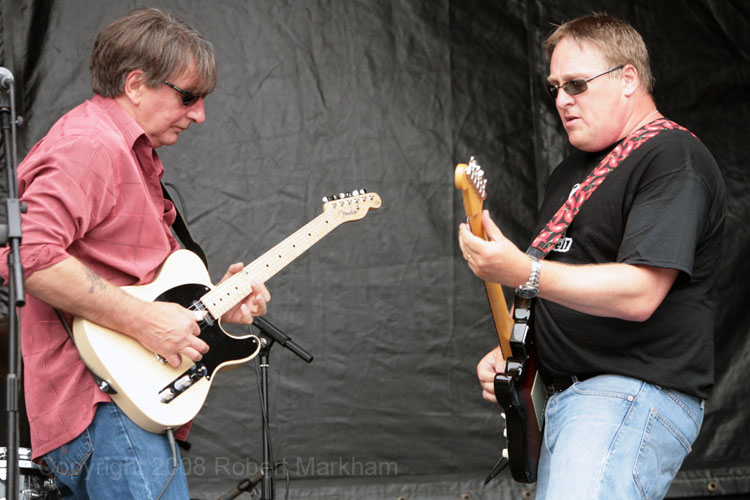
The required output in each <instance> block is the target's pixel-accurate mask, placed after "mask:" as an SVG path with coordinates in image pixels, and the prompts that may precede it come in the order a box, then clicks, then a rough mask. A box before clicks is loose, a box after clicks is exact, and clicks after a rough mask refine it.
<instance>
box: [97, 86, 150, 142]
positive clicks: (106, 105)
mask: <svg viewBox="0 0 750 500" xmlns="http://www.w3.org/2000/svg"><path fill="white" fill-rule="evenodd" d="M91 101H92V102H93V103H94V104H96V105H97V106H101V107H102V109H103V110H105V111H106V112H107V114H108V115H109V116H110V117H111V118H112V121H113V122H114V124H115V125H116V126H117V128H118V129H119V130H120V132H121V133H122V136H123V137H124V138H125V140H126V141H127V143H128V144H129V145H130V147H131V148H132V147H135V144H136V142H140V143H142V144H147V145H149V146H151V147H153V146H152V144H151V139H150V138H149V137H148V135H146V132H144V130H143V129H142V128H141V126H140V125H138V123H137V122H136V121H135V120H134V119H133V117H132V116H130V115H129V114H128V112H127V111H125V109H124V108H123V107H122V106H120V104H118V102H117V101H116V100H115V99H114V98H112V97H104V96H101V95H99V94H94V97H93V98H92V99H91ZM141 137H143V139H142V140H141V141H138V139H140V138H141Z"/></svg>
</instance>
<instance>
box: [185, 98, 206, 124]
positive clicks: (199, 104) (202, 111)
mask: <svg viewBox="0 0 750 500" xmlns="http://www.w3.org/2000/svg"><path fill="white" fill-rule="evenodd" d="M186 116H187V117H188V118H190V119H191V120H192V121H194V122H195V123H203V122H204V121H206V108H205V107H204V105H203V98H202V97H201V98H200V99H198V100H197V101H196V102H195V104H193V105H191V106H190V107H189V108H188V112H187V115H186Z"/></svg>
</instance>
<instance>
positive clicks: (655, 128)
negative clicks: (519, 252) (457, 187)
mask: <svg viewBox="0 0 750 500" xmlns="http://www.w3.org/2000/svg"><path fill="white" fill-rule="evenodd" d="M675 129H676V130H683V131H685V132H689V131H688V130H687V129H686V128H684V127H682V126H680V125H678V124H676V123H675V122H673V121H671V120H668V119H666V118H659V119H657V120H654V121H652V122H650V123H647V124H646V125H644V126H642V127H641V128H639V129H638V130H636V131H634V132H632V133H631V134H630V135H628V137H626V138H625V140H624V141H622V142H621V143H620V144H618V145H617V146H615V148H614V149H613V150H612V151H610V153H609V154H608V155H607V156H605V157H604V158H603V159H602V161H601V162H599V164H598V165H597V166H596V167H594V169H593V170H592V171H591V173H590V174H589V175H588V177H586V180H584V181H583V182H582V183H581V185H580V187H579V188H578V189H577V190H576V191H575V192H574V193H573V194H571V195H570V197H569V198H568V199H567V201H566V202H565V203H564V204H563V205H562V206H561V207H560V208H559V209H558V210H557V212H556V213H555V215H553V216H552V218H551V219H550V220H549V222H547V224H546V225H545V226H544V229H542V231H541V232H540V233H539V235H538V236H537V237H536V238H535V239H534V241H533V242H532V243H531V246H530V247H529V248H528V250H526V253H527V254H528V255H531V256H533V257H536V258H537V259H543V258H544V257H546V256H547V254H548V253H549V252H550V251H551V250H552V249H553V248H554V247H555V245H556V244H557V242H558V241H560V238H562V236H563V234H565V231H566V230H567V229H568V226H570V223H571V222H573V218H574V217H575V216H576V215H577V214H578V212H579V211H580V210H581V206H582V205H583V203H584V202H585V201H586V200H588V199H589V198H591V195H592V194H593V193H594V191H595V190H596V188H598V187H599V186H600V185H601V184H602V182H604V179H605V178H606V177H607V175H609V174H610V173H611V172H612V171H613V170H614V169H615V168H617V166H618V165H619V164H620V163H622V161H623V160H625V158H627V157H628V156H630V153H632V152H633V151H635V150H636V149H638V148H639V147H641V146H642V145H643V144H644V143H645V142H646V141H648V140H649V139H651V138H652V137H654V136H656V135H658V134H659V133H660V132H662V131H663V130H675Z"/></svg>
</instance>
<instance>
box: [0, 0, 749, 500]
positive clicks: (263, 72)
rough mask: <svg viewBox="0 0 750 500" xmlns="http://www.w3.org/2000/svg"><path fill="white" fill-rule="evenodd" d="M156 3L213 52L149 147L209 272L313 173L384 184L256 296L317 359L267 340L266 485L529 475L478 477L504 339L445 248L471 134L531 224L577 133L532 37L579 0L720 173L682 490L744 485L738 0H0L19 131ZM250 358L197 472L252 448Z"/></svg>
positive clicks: (229, 384)
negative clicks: (702, 385)
mask: <svg viewBox="0 0 750 500" xmlns="http://www.w3.org/2000/svg"><path fill="white" fill-rule="evenodd" d="M144 5H150V6H156V7H162V8H165V9H166V10H169V11H170V12H172V13H173V14H175V15H176V16H177V17H179V18H181V19H183V20H185V21H187V22H188V23H189V24H191V25H193V26H194V27H196V28H197V29H198V30H199V31H201V32H202V33H203V34H204V35H205V36H206V37H207V38H208V39H209V40H211V41H212V42H213V43H214V46H215V49H216V52H217V55H218V61H219V68H220V81H219V86H218V88H217V89H216V92H215V93H214V94H213V95H211V96H210V97H209V99H208V100H207V102H206V110H207V115H208V119H207V121H206V123H204V124H202V125H198V126H195V125H194V126H193V127H191V129H190V130H189V131H188V132H186V133H184V134H182V135H181V139H180V141H179V142H178V144H177V145H175V146H173V147H171V148H164V149H162V150H161V151H160V154H161V155H162V158H163V160H164V163H165V165H166V168H167V174H166V179H167V180H168V181H170V182H172V183H174V184H176V185H178V186H179V188H180V189H181V191H182V194H183V197H184V198H185V200H186V205H187V210H188V214H189V220H190V222H191V227H192V229H193V233H194V234H195V235H196V236H197V238H198V239H200V240H202V242H203V243H204V247H205V248H206V250H207V252H208V254H209V258H210V260H211V267H210V271H211V274H212V276H213V277H214V280H215V281H216V280H218V279H219V278H220V276H221V275H222V274H223V271H224V270H225V269H226V267H227V265H228V264H229V263H231V262H235V261H239V260H242V261H244V262H246V263H247V262H250V261H252V260H253V259H254V258H256V257H258V256H260V255H261V254H262V253H263V252H264V251H265V250H267V249H268V248H270V247H271V246H273V245H275V244H276V243H277V242H279V241H281V240H282V239H283V238H285V237H286V236H288V235H289V234H291V233H292V232H293V231H295V230H296V229H297V228H299V227H300V226H302V225H303V224H304V223H306V222H307V221H309V220H310V219H312V218H313V217H315V216H317V215H318V214H319V213H320V210H321V203H320V198H321V197H322V196H324V195H330V194H332V193H337V192H341V191H351V190H353V189H358V188H361V187H364V188H366V189H368V190H369V191H373V192H377V193H378V194H379V195H380V196H381V198H382V200H383V206H382V208H381V209H380V210H378V211H376V212H373V213H371V214H369V215H368V216H367V217H366V218H365V219H364V220H361V221H358V222H355V223H349V224H345V225H344V226H342V227H340V228H338V229H336V230H335V231H334V232H333V233H332V234H331V235H329V236H328V237H326V238H325V239H323V240H322V241H321V242H320V243H319V244H317V245H316V246H315V247H313V248H312V249H311V250H310V251H309V252H307V253H306V254H304V255H303V256H302V257H300V258H299V259H297V260H296V261H294V262H293V263H292V264H290V265H289V266H288V267H287V268H286V269H285V270H283V271H282V272H281V273H280V274H279V275H278V276H276V277H274V278H273V279H271V280H270V281H269V282H268V287H269V289H270V290H271V292H272V294H273V300H272V302H271V307H270V312H269V315H268V319H270V320H271V321H272V322H273V323H274V324H276V325H277V326H279V327H281V328H282V329H283V330H284V331H285V332H286V333H287V334H289V335H290V336H292V338H293V339H294V340H296V341H297V342H298V343H299V344H300V345H302V346H303V347H304V348H306V349H307V350H309V351H310V352H311V353H312V354H313V355H314V356H315V360H314V361H313V362H312V363H311V364H306V363H303V362H302V361H301V360H300V359H298V358H297V357H295V356H293V355H292V354H291V353H289V352H288V351H286V350H284V349H283V348H282V347H279V346H276V347H275V349H273V350H272V353H271V356H270V360H271V368H270V373H269V376H270V395H269V396H270V432H271V436H272V444H273V452H274V459H275V460H276V461H277V462H278V463H279V467H278V469H277V481H276V488H277V495H278V496H279V497H280V498H281V497H282V496H285V495H286V494H288V497H289V498H384V499H385V498H397V497H400V496H402V497H404V498H409V499H442V498H445V499H448V498H451V499H452V498H459V497H460V498H466V499H468V498H493V499H498V498H500V499H510V498H533V486H526V485H519V484H516V483H514V482H513V481H512V480H511V479H510V477H509V475H508V474H507V473H504V474H501V476H499V477H498V478H497V479H496V480H495V481H493V482H492V483H490V485H488V486H486V487H484V486H482V484H481V483H482V480H483V479H484V476H485V475H486V473H487V471H488V469H489V467H490V466H491V465H492V464H493V463H494V462H495V460H496V459H497V457H498V454H499V450H500V448H501V447H502V444H503V440H502V437H501V429H502V425H501V420H500V418H499V414H498V409H497V408H496V407H495V406H494V405H490V404H488V403H486V402H484V401H483V400H482V399H481V397H480V391H479V387H478V384H477V383H476V380H475V374H474V367H475V364H476V362H477V361H478V359H479V358H480V357H481V356H482V355H483V354H484V353H485V352H486V351H487V350H489V349H490V348H491V347H493V345H494V344H495V342H496V340H495V337H494V332H493V327H492V321H491V317H490V313H489V308H488V306H487V301H486V297H485V295H484V290H483V285H482V283H481V282H480V281H479V280H477V279H476V278H475V277H473V275H471V273H470V272H469V271H468V269H467V268H466V266H465V264H464V263H463V261H462V259H461V255H460V252H459V251H458V246H457V243H456V229H457V225H458V223H459V221H460V220H461V219H462V213H463V208H462V204H461V199H460V196H459V194H458V192H457V191H455V189H454V187H453V169H454V167H455V165H456V163H459V162H465V161H467V160H468V158H469V156H470V155H475V156H477V158H478V159H479V162H480V163H481V164H482V166H483V167H484V169H485V170H486V171H487V176H488V178H489V193H490V195H489V199H488V201H487V204H486V205H487V206H488V207H489V208H490V209H491V211H492V213H493V216H494V217H495V219H496V220H497V221H498V223H499V225H500V226H501V228H503V230H504V231H505V232H506V234H508V235H509V236H510V237H511V238H512V239H513V240H514V241H515V242H516V243H517V244H518V245H520V246H525V245H526V244H527V243H528V239H529V238H530V236H531V235H530V230H531V222H532V220H533V218H534V214H535V211H536V208H537V205H538V203H539V200H540V193H541V190H542V188H543V186H544V183H545V181H546V178H547V176H548V173H549V172H550V169H551V168H553V167H554V166H555V165H556V163H557V162H558V161H559V160H560V159H561V158H562V157H563V155H564V154H565V153H566V148H567V143H566V141H565V138H564V135H563V133H562V129H561V127H560V126H559V124H558V121H557V117H556V114H555V111H554V108H553V105H552V103H551V102H550V101H549V100H548V99H546V96H545V95H544V93H543V90H542V87H541V84H542V82H543V81H544V78H545V76H546V61H545V58H544V53H543V50H542V40H543V39H544V37H545V36H546V35H547V34H548V33H549V31H550V29H551V26H552V23H559V22H562V21H564V20H566V19H570V18H572V17H575V16H578V15H582V14H587V13H591V12H593V11H606V12H608V13H610V14H613V15H616V16H619V17H622V18H624V19H626V20H628V21H630V22H631V23H632V24H633V25H634V26H635V27H636V28H638V29H639V30H640V32H641V33H642V34H643V36H644V38H645V40H646V42H647V44H648V46H649V48H650V52H651V57H652V66H653V70H654V74H655V77H656V88H655V97H656V101H657V104H658V105H659V108H660V110H661V111H662V112H663V113H664V114H665V115H666V116H667V117H669V118H671V119H673V120H675V121H677V122H679V123H681V124H682V125H684V126H686V127H688V128H689V129H691V130H692V131H693V132H694V133H695V134H696V135H697V136H698V137H700V138H701V139H702V140H703V141H704V142H705V143H706V144H707V145H708V147H709V149H711V151H712V152H713V153H714V155H715V157H716V159H717V161H718V163H719V165H720V166H721V168H722V172H723V174H724V176H725V179H726V182H727V185H728V188H729V193H730V199H729V217H728V223H727V232H726V233H727V238H726V245H725V252H724V255H723V257H722V262H721V267H720V269H721V276H720V277H719V282H720V300H719V304H720V306H719V311H718V318H717V319H718V321H717V325H718V328H717V335H716V344H717V349H716V360H717V369H716V379H717V385H716V389H715V391H714V395H713V398H712V399H711V400H710V402H709V404H708V406H707V414H706V421H705V425H704V428H703V431H702V434H701V436H700V438H699V440H698V442H697V443H696V444H695V447H694V450H693V452H692V454H691V455H690V457H689V458H688V460H687V462H686V463H685V465H684V467H683V470H682V471H681V472H680V474H679V476H678V479H677V481H676V482H675V483H674V486H673V488H672V490H671V491H670V497H672V498H676V497H693V498H697V497H700V496H704V495H711V496H722V495H726V496H728V495H732V494H740V493H743V492H748V491H750V484H749V481H748V479H749V478H748V474H749V473H750V441H749V440H748V439H746V435H747V433H748V431H749V430H750V424H748V421H747V418H746V415H747V412H746V411H745V409H744V406H745V404H744V403H745V401H747V399H748V396H750V391H749V390H748V389H747V387H745V385H744V383H743V382H744V381H745V380H746V379H747V377H748V375H749V374H750V369H749V368H748V366H747V362H746V360H747V359H748V356H749V355H750V345H748V342H749V341H748V335H747V333H748V331H749V329H750V328H749V325H748V322H749V320H750V313H748V308H747V297H748V292H749V290H748V286H749V283H750V280H748V278H750V269H749V268H748V263H747V260H746V259H745V258H744V255H743V251H744V250H745V248H747V246H748V240H749V239H750V233H749V232H748V230H747V228H745V226H744V225H743V222H742V221H744V220H747V218H748V216H749V215H750V197H749V196H748V194H747V192H748V180H747V176H745V175H743V174H742V172H743V171H744V169H746V168H748V164H747V160H746V158H747V156H748V153H750V140H749V139H750V137H748V125H747V124H748V121H749V119H750V97H748V96H749V95H750V62H749V61H750V40H749V38H750V36H749V35H748V34H747V28H748V26H750V4H748V3H747V2H744V1H742V0H734V1H712V0H693V1H688V0H683V1H678V0H667V1H660V2H651V1H646V0H631V1H622V0H597V1H594V0H574V1H570V2H557V1H555V0H534V1H531V0H530V1H523V0H501V1H489V0H485V1H481V0H462V1H450V0H442V1H429V0H390V1H387V0H378V1H369V0H366V1H363V0H333V1H323V0H317V1H312V0H311V1H304V2H302V1H297V2H295V1H290V0H284V1H282V0H253V1H249V2H244V1H238V0H235V1H231V0H219V1H214V2H205V1H203V2H202V1H198V0H191V1H171V2H169V1H166V0H160V1H156V0H155V1H153V2H148V3H147V2H141V1H136V0H127V1H119V0H118V1H114V0H107V1H100V0H66V1H51V0H50V1H41V0H39V1H32V0H26V1H10V0H2V37H1V40H0V42H2V60H4V61H5V62H4V64H3V65H4V66H6V67H9V68H11V69H12V70H13V72H14V74H15V76H16V82H17V86H18V87H17V89H18V91H17V94H18V99H17V103H16V104H17V107H18V110H19V114H21V115H23V117H24V120H25V121H24V126H23V127H22V128H21V129H20V134H19V138H18V142H19V155H20V156H22V155H23V154H24V153H25V152H26V151H28V149H29V148H30V147H31V146H32V145H33V143H34V142H36V141H37V140H38V139H39V138H41V137H42V136H43V134H44V133H45V131H46V130H47V129H48V128H49V126H50V125H51V124H52V123H53V121H54V120H55V119H56V118H57V117H59V116H60V115H61V114H63V113H64V112H65V111H67V110H68V109H70V108H72V107H73V106H75V105H76V104H78V103H79V102H80V101H82V100H84V99H86V98H88V97H89V96H90V95H91V90H90V87H89V83H88V82H89V78H88V57H89V54H90V49H91V45H92V42H93V39H94V36H95V34H96V32H97V31H98V29H99V28H101V27H102V26H104V25H105V24H107V23H108V22H110V21H111V20H113V19H114V18H116V17H118V16H120V15H122V14H124V13H125V12H127V11H128V10H130V9H132V8H134V7H138V6H144ZM3 179H4V176H3ZM743 228H744V229H743ZM257 381H258V377H257V374H256V366H255V364H254V362H250V363H248V364H247V365H244V366H243V367H241V368H239V369H237V370H234V371H231V372H226V373H220V374H219V375H218V377H217V378H216V380H215V381H214V382H213V387H212V389H211V392H210V394H209V397H208V400H207V402H206V405H205V407H204V409H203V410H202V411H201V413H200V414H199V415H198V417H197V418H196V420H195V423H194V426H193V431H192V434H191V436H190V442H191V444H192V448H191V449H190V450H189V451H186V452H184V453H183V461H184V463H185V466H186V469H187V472H188V477H189V482H190V485H191V492H192V494H193V496H194V497H196V498H215V497H216V496H217V495H218V494H220V493H222V492H224V491H226V490H227V489H230V488H232V487H233V486H234V485H235V484H236V483H237V482H238V481H240V480H241V479H243V478H245V477H247V476H250V475H252V474H253V473H254V472H256V471H257V470H258V466H259V465H258V464H259V463H260V462H261V440H260V436H261V421H260V406H259V400H258V389H257ZM461 495H464V496H461Z"/></svg>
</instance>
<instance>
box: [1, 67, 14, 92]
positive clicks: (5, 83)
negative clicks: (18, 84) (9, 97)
mask: <svg viewBox="0 0 750 500" xmlns="http://www.w3.org/2000/svg"><path fill="white" fill-rule="evenodd" d="M14 81H15V79H14V78H13V73H11V71H10V70H9V69H8V68H4V67H2V66H0V89H9V88H10V86H11V84H13V82H14Z"/></svg>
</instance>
